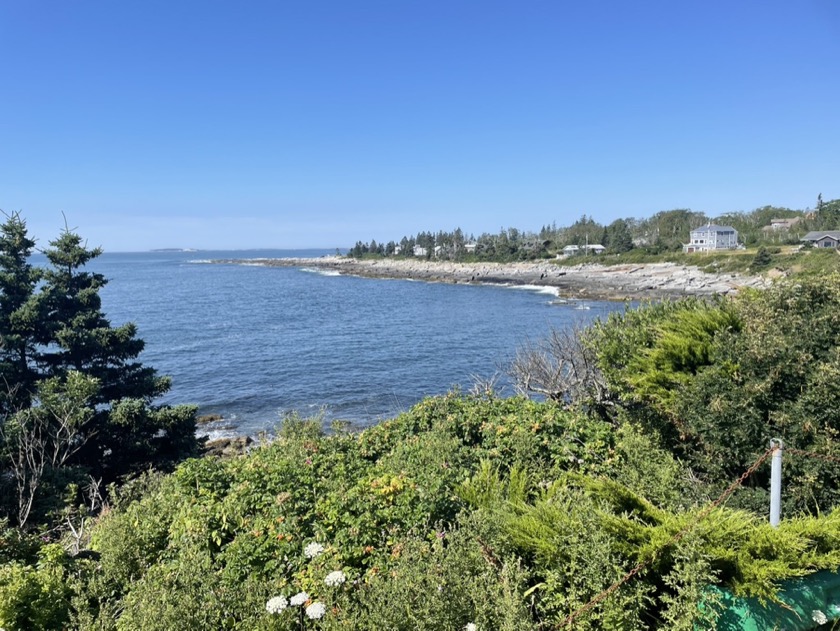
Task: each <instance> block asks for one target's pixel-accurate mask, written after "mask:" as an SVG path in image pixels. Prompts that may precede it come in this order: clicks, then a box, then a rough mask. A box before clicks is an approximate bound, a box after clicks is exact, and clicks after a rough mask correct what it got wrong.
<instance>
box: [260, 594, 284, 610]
mask: <svg viewBox="0 0 840 631" xmlns="http://www.w3.org/2000/svg"><path fill="white" fill-rule="evenodd" d="M288 606H289V601H288V600H286V597H285V596H275V597H274V598H270V599H269V600H268V602H267V603H265V610H266V611H267V612H268V613H283V610H284V609H285V608H286V607H288Z"/></svg>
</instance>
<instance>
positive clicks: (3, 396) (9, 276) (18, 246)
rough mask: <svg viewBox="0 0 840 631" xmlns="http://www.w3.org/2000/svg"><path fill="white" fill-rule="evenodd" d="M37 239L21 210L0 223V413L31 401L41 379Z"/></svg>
mask: <svg viewBox="0 0 840 631" xmlns="http://www.w3.org/2000/svg"><path fill="white" fill-rule="evenodd" d="M34 247H35V241H34V240H32V239H30V238H29V236H28V234H27V230H26V222H24V220H23V219H22V218H21V217H20V215H19V214H18V213H13V214H11V215H7V216H6V221H5V222H3V224H1V225H0V297H2V300H0V380H2V381H0V414H2V415H3V416H5V415H7V414H9V413H11V412H13V411H15V410H17V409H22V408H26V407H28V405H29V401H30V398H31V392H32V390H33V389H34V385H35V382H36V381H37V379H38V373H37V371H36V370H35V367H34V363H33V362H34V360H35V358H36V350H35V331H36V328H37V326H38V325H39V321H38V318H37V317H36V312H35V308H34V306H35V303H34V292H35V286H36V284H37V282H38V280H39V278H40V270H38V269H36V268H33V267H32V265H31V264H30V263H29V257H30V255H31V254H32V249H33V248H34Z"/></svg>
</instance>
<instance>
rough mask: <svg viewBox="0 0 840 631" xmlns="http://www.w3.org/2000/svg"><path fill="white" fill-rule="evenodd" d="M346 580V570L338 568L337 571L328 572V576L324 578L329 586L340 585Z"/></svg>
mask: <svg viewBox="0 0 840 631" xmlns="http://www.w3.org/2000/svg"><path fill="white" fill-rule="evenodd" d="M346 580H347V576H345V574H344V572H342V571H341V570H336V571H335V572H330V573H329V574H327V577H326V578H325V579H324V584H325V585H327V586H328V587H338V586H339V585H341V584H342V583H344V581H346Z"/></svg>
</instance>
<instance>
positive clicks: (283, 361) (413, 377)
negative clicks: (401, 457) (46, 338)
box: [90, 250, 624, 435]
mask: <svg viewBox="0 0 840 631" xmlns="http://www.w3.org/2000/svg"><path fill="white" fill-rule="evenodd" d="M329 253H330V252H327V251H315V250H309V251H300V250H296V251H242V252H230V251H228V252H144V253H105V254H103V255H102V256H101V257H100V258H98V259H96V260H95V261H93V262H92V263H91V264H90V268H91V269H93V270H95V271H98V272H101V273H103V274H105V276H106V277H107V278H108V279H109V283H108V285H107V286H106V287H105V288H104V289H103V290H102V292H101V296H102V304H103V310H104V311H105V313H106V315H107V317H108V318H109V320H110V321H111V323H112V324H114V325H119V324H123V323H125V322H128V321H131V322H134V323H135V324H136V325H137V326H138V330H139V336H140V337H141V338H142V339H144V340H145V342H146V348H145V351H144V352H143V354H142V355H141V357H140V360H141V361H142V362H144V363H145V364H147V365H150V366H153V367H154V368H156V369H157V370H158V372H159V373H161V374H166V375H170V376H171V377H172V380H173V386H172V390H171V391H170V393H169V394H167V395H166V397H164V398H163V399H161V400H160V401H159V402H160V403H167V404H176V403H194V404H197V405H198V406H199V412H200V413H201V414H219V415H222V416H223V417H224V420H223V421H221V422H218V423H215V424H213V425H212V426H211V427H210V428H209V431H210V432H211V433H212V434H225V433H227V434H251V435H254V434H258V433H259V432H261V431H271V430H272V429H273V428H275V427H276V426H277V424H278V423H279V422H280V420H281V419H282V417H283V416H284V415H286V414H288V413H291V412H298V413H300V414H303V415H306V416H310V415H314V414H323V415H324V417H325V418H326V419H328V420H329V419H344V420H348V421H350V422H351V423H352V424H353V425H354V426H359V427H361V426H366V425H370V424H372V423H376V422H378V421H379V420H381V419H384V418H390V417H392V416H394V415H396V414H398V413H399V412H401V411H404V410H406V409H408V408H410V407H411V406H412V405H414V404H415V403H417V402H418V401H420V400H421V399H423V398H424V397H427V396H430V395H439V394H444V393H446V392H448V391H450V390H452V389H453V388H460V389H462V390H468V389H469V388H470V387H471V385H472V384H473V383H474V381H475V378H476V377H477V378H480V379H488V378H490V377H492V376H493V375H494V374H497V373H499V372H500V371H501V370H502V368H503V366H504V365H505V364H506V362H508V361H509V360H510V359H511V358H512V356H513V355H514V353H515V352H516V349H517V348H518V347H519V346H520V345H522V344H523V343H525V342H526V341H527V340H529V339H530V340H537V339H539V338H541V337H543V336H544V335H545V334H546V333H547V332H548V331H549V330H550V329H551V328H552V327H569V326H574V325H576V324H578V323H586V322H589V321H591V320H592V319H594V318H596V317H604V316H605V315H606V314H607V313H608V312H609V311H612V310H616V309H623V308H624V306H623V305H622V304H620V303H610V302H587V303H586V304H585V306H586V307H588V308H587V309H577V308H575V307H576V306H578V305H576V303H574V302H572V303H569V304H564V305H558V304H555V300H554V299H555V296H554V295H553V294H552V293H551V292H547V291H546V290H538V289H536V288H531V289H527V288H514V287H502V286H473V285H449V284H440V283H425V282H417V281H408V280H377V279H368V278H358V277H353V276H339V275H334V274H333V275H328V274H324V273H320V272H318V271H316V270H314V269H308V268H306V267H302V268H287V267H262V266H258V265H233V264H209V263H208V262H207V261H208V260H211V259H219V258H228V259H229V258H241V259H255V258H263V257H265V258H274V257H281V256H296V257H315V256H320V255H323V254H329ZM500 385H502V387H504V380H502V382H500ZM508 393H510V391H509V392H508Z"/></svg>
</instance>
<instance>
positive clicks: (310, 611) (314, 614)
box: [306, 601, 327, 620]
mask: <svg viewBox="0 0 840 631" xmlns="http://www.w3.org/2000/svg"><path fill="white" fill-rule="evenodd" d="M325 613H327V607H326V605H324V603H319V602H318V601H315V602H314V603H312V604H311V605H309V606H308V607H307V608H306V617H307V618H309V619H310V620H319V619H321V618H323V617H324V614H325Z"/></svg>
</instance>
